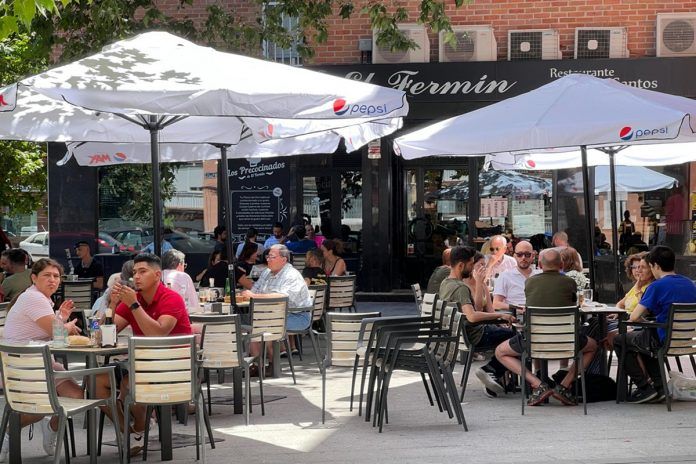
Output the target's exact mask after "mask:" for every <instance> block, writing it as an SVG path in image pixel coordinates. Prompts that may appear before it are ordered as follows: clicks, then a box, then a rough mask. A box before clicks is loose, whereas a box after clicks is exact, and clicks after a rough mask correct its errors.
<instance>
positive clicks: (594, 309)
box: [580, 305, 626, 314]
mask: <svg viewBox="0 0 696 464" xmlns="http://www.w3.org/2000/svg"><path fill="white" fill-rule="evenodd" d="M580 312H581V313H585V314H621V313H625V312H626V310H625V309H624V308H619V307H617V306H613V305H612V306H608V305H601V306H585V305H583V306H580Z"/></svg>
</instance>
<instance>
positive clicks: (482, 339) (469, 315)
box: [439, 246, 515, 396]
mask: <svg viewBox="0 0 696 464" xmlns="http://www.w3.org/2000/svg"><path fill="white" fill-rule="evenodd" d="M475 255H476V250H475V249H474V248H472V247H469V246H457V247H454V248H452V251H451V253H450V265H451V271H450V274H449V276H448V277H447V278H446V279H445V280H443V281H442V284H440V292H439V294H440V298H442V299H443V300H446V301H450V302H455V303H459V304H460V306H461V308H462V313H464V316H465V317H466V320H467V321H468V322H469V323H470V324H476V325H467V326H466V333H467V337H468V339H469V341H470V342H471V344H472V345H473V346H474V347H475V349H476V351H485V350H489V349H493V348H495V347H496V346H498V344H500V343H501V342H503V341H504V340H507V339H508V338H510V337H512V336H513V335H514V332H513V331H512V330H510V329H507V328H503V327H500V326H498V325H496V324H495V323H496V322H499V321H500V320H503V321H506V322H510V323H511V322H514V321H515V317H514V316H512V315H511V314H497V313H489V312H484V311H481V310H480V309H481V307H480V306H479V305H480V304H481V303H480V302H481V301H482V299H480V298H477V299H476V301H478V302H479V303H478V304H477V305H476V306H478V308H475V307H474V306H475V305H474V303H473V302H472V301H473V299H472V296H471V290H470V289H469V286H468V285H466V284H465V283H464V282H463V281H462V279H463V278H465V277H467V278H468V277H469V276H471V275H472V271H473V268H474V256H475ZM473 275H474V278H475V279H477V280H478V279H484V278H485V270H484V269H482V271H481V272H479V273H474V274H473ZM477 309H478V310H477ZM478 323H483V324H478ZM504 373H505V368H504V367H503V366H502V365H501V364H500V363H499V362H498V361H497V360H496V359H495V358H493V359H491V361H490V362H489V363H488V364H486V365H485V366H483V367H481V368H479V369H477V370H476V376H477V377H478V378H479V380H481V382H482V383H483V384H484V386H485V388H486V393H487V395H489V396H497V395H498V394H501V393H504V392H505V388H504V387H503V385H502V383H501V381H500V378H501V377H502V376H503V374H504Z"/></svg>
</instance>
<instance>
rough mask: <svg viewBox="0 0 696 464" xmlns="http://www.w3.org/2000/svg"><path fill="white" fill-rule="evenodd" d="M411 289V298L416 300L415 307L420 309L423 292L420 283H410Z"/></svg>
mask: <svg viewBox="0 0 696 464" xmlns="http://www.w3.org/2000/svg"><path fill="white" fill-rule="evenodd" d="M411 291H412V292H413V299H414V300H416V308H419V309H420V307H421V303H423V292H422V291H421V286H420V284H413V285H411Z"/></svg>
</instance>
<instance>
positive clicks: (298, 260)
mask: <svg viewBox="0 0 696 464" xmlns="http://www.w3.org/2000/svg"><path fill="white" fill-rule="evenodd" d="M291 262H292V267H294V268H295V269H297V270H298V271H300V272H302V271H304V268H305V267H307V256H306V255H305V254H304V253H293V254H292V260H291Z"/></svg>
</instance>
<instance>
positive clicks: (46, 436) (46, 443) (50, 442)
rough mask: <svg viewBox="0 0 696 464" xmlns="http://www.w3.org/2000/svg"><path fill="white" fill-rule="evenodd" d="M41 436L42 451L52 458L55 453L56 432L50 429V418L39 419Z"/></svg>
mask: <svg viewBox="0 0 696 464" xmlns="http://www.w3.org/2000/svg"><path fill="white" fill-rule="evenodd" d="M41 434H42V435H43V449H44V451H45V452H46V454H47V455H49V456H53V454H54V453H55V452H56V438H57V436H58V432H54V431H53V429H51V418H50V417H44V418H43V419H41Z"/></svg>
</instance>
